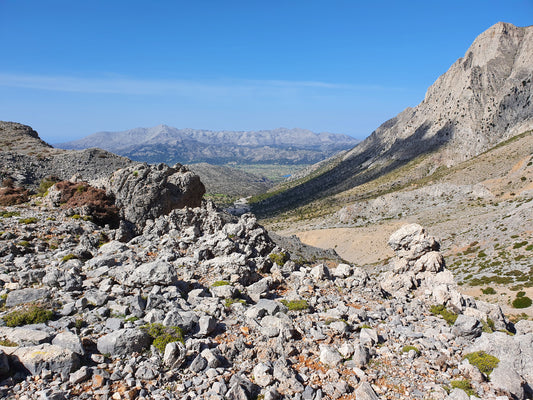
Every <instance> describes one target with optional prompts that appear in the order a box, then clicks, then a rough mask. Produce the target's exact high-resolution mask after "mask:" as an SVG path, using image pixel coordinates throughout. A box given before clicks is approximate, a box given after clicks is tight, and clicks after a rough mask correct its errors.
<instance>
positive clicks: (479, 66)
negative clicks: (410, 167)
mask: <svg viewBox="0 0 533 400" xmlns="http://www.w3.org/2000/svg"><path fill="white" fill-rule="evenodd" d="M532 54H533V26H530V27H516V26H514V25H512V24H508V23H503V22H499V23H497V24H496V25H494V26H492V27H491V28H489V29H488V30H486V31H485V32H483V33H482V34H481V35H479V36H478V37H477V38H476V40H475V41H474V42H473V43H472V45H471V46H470V47H469V49H468V50H467V51H466V54H465V56H464V57H462V58H460V59H458V60H457V61H456V62H455V63H454V64H453V65H452V66H451V67H450V69H449V70H448V71H447V72H446V73H445V74H443V75H441V76H440V77H439V78H438V79H437V80H436V81H435V83H434V84H433V85H431V86H430V87H429V89H428V90H427V93H426V96H425V98H424V100H423V101H422V103H420V104H419V105H418V106H416V107H414V108H407V109H405V110H404V111H403V112H401V113H400V114H398V115H397V116H396V117H395V118H393V119H391V120H389V121H387V122H385V123H384V124H383V125H381V126H380V127H379V128H378V129H376V130H375V131H374V132H373V133H372V135H371V136H370V137H369V138H368V139H367V140H365V141H364V142H363V143H361V144H360V145H359V146H357V147H356V148H354V149H353V150H352V151H350V152H349V153H348V154H347V155H346V156H345V159H346V160H349V159H353V158H356V157H357V156H358V155H361V154H363V153H365V152H368V151H369V150H371V149H373V151H374V152H375V154H374V157H373V158H372V162H375V161H376V160H375V158H376V157H378V156H386V158H411V157H412V156H415V155H417V154H420V153H421V152H423V151H428V150H431V149H432V148H437V147H439V146H443V145H448V146H447V147H449V151H448V152H447V153H446V156H447V158H448V160H447V161H448V163H449V164H453V163H455V162H458V161H463V160H465V159H468V158H471V157H473V156H475V155H477V154H480V153H481V152H483V151H485V150H487V149H488V148H490V147H492V146H494V145H495V144H497V143H499V142H500V141H502V140H505V139H507V138H509V137H512V136H514V135H516V134H518V133H521V132H523V131H525V130H529V129H533V104H532V102H531V100H530V98H531V92H532V89H531V88H532V84H531V81H532V78H533V56H532ZM394 147H396V151H395V152H394V153H389V150H390V149H391V148H394ZM381 161H385V160H381Z"/></svg>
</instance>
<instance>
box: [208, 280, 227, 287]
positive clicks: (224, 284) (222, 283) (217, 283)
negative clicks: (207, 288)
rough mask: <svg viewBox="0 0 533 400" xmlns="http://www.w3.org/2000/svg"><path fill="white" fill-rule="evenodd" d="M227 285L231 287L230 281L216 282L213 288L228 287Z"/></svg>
mask: <svg viewBox="0 0 533 400" xmlns="http://www.w3.org/2000/svg"><path fill="white" fill-rule="evenodd" d="M227 285H230V283H229V282H228V281H216V282H213V284H212V285H211V287H217V286H227Z"/></svg>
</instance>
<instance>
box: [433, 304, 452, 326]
mask: <svg viewBox="0 0 533 400" xmlns="http://www.w3.org/2000/svg"><path fill="white" fill-rule="evenodd" d="M429 311H430V312H431V313H432V314H433V315H440V316H441V317H442V318H443V319H444V320H445V321H446V322H447V323H448V324H449V325H453V324H455V321H456V320H457V314H455V313H453V312H451V311H449V310H447V309H446V307H445V306H444V304H437V305H433V306H431V308H430V309H429Z"/></svg>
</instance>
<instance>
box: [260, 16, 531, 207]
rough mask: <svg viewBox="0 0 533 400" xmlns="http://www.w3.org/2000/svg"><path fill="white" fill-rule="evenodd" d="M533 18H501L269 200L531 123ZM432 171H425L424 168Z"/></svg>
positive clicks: (280, 203) (340, 187)
mask: <svg viewBox="0 0 533 400" xmlns="http://www.w3.org/2000/svg"><path fill="white" fill-rule="evenodd" d="M531 54H533V26H531V27H524V28H521V27H516V26H514V25H512V24H507V23H501V22H500V23H498V24H496V25H494V26H492V27H491V28H489V29H488V30H487V31H485V32H484V33H482V34H481V35H480V36H479V37H478V38H477V39H476V40H475V41H474V42H473V44H472V45H471V46H470V48H469V49H468V50H467V52H466V54H465V56H464V57H463V58H460V59H459V60H457V61H456V62H455V63H454V64H453V65H452V66H451V67H450V69H449V70H448V71H447V72H446V73H445V74H443V75H442V76H441V77H439V78H438V79H437V80H436V82H435V83H434V84H433V85H432V86H431V87H430V88H429V89H428V91H427V94H426V97H425V99H424V100H423V101H422V102H421V103H420V104H419V105H418V106H416V107H414V108H407V109H405V110H404V111H402V112H401V113H400V114H398V115H397V116H396V117H394V118H392V119H390V120H389V121H386V122H385V123H383V124H382V125H381V126H380V127H378V128H377V129H376V130H375V131H374V132H373V133H372V134H371V135H370V136H369V137H368V138H367V139H365V140H364V141H363V142H361V143H360V144H359V145H357V146H356V147H355V148H353V149H352V150H350V151H348V152H347V153H346V155H345V156H344V158H343V159H342V161H340V162H338V160H336V163H337V164H336V165H335V166H333V167H331V166H327V165H326V166H323V167H322V169H321V170H320V171H318V172H316V171H315V172H314V175H313V177H310V178H305V177H304V178H302V179H301V180H300V181H299V182H295V183H294V184H293V187H291V188H289V189H288V190H284V191H282V192H281V193H280V194H279V195H275V196H272V197H271V198H269V199H266V200H264V201H263V202H262V203H261V204H259V205H258V206H257V207H256V211H257V212H260V213H263V214H267V215H268V214H271V213H275V212H277V210H280V209H284V208H295V207H298V206H299V205H303V204H307V203H309V202H310V201H312V200H314V199H318V198H322V197H326V196H329V195H332V194H335V193H339V192H342V191H344V190H348V189H350V188H352V187H355V186H357V185H361V184H364V183H365V182H369V181H371V180H373V179H376V178H378V177H380V176H382V175H384V174H386V173H388V172H391V171H394V170H395V169H397V168H399V167H401V166H403V165H405V164H407V163H409V162H411V161H412V160H414V159H416V158H417V157H419V156H422V155H427V154H429V153H433V155H434V156H433V157H432V158H431V163H432V164H433V167H434V168H437V167H438V166H451V165H454V164H456V163H458V162H461V161H464V160H467V159H470V158H471V157H473V156H475V155H477V154H480V153H481V152H483V151H485V150H488V149H489V148H491V147H492V146H494V145H496V144H497V143H499V142H501V141H503V140H505V139H508V138H510V137H512V136H514V135H516V134H519V133H521V132H524V131H526V130H528V129H532V128H533V104H532V102H531V92H532V85H531V81H532V78H533V59H532V58H531ZM426 173H427V171H426Z"/></svg>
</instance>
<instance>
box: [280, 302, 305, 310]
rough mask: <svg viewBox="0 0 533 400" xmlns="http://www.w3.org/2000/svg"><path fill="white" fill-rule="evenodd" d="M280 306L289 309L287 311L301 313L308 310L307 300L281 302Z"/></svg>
mask: <svg viewBox="0 0 533 400" xmlns="http://www.w3.org/2000/svg"><path fill="white" fill-rule="evenodd" d="M281 304H283V305H284V306H285V307H287V308H288V309H289V311H302V310H307V309H308V308H309V304H308V303H307V300H281Z"/></svg>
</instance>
